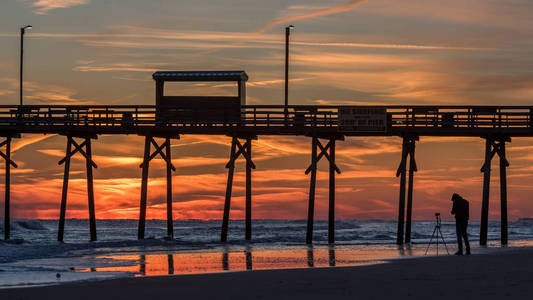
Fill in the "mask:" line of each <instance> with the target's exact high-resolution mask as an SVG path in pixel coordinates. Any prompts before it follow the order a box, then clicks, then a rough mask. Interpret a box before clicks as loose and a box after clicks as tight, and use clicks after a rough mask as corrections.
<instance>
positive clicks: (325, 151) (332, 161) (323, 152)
mask: <svg viewBox="0 0 533 300" xmlns="http://www.w3.org/2000/svg"><path fill="white" fill-rule="evenodd" d="M332 141H333V142H332ZM334 141H335V140H334V139H331V140H329V142H328V143H327V144H326V146H325V147H324V146H323V145H322V143H320V140H318V139H317V146H318V148H319V149H320V153H319V154H318V156H317V157H316V163H318V162H319V161H320V159H321V158H322V157H325V158H326V159H327V160H328V161H329V163H330V165H332V166H333V168H334V170H335V172H337V174H340V173H341V170H340V169H339V168H338V167H337V165H336V164H335V159H332V157H331V156H330V154H328V150H329V152H331V149H330V148H331V147H332V145H333V144H334V143H335V142H334ZM333 147H334V145H333ZM333 151H335V150H333ZM311 164H312V163H311ZM311 169H312V165H310V166H309V167H308V168H307V169H306V170H305V175H307V174H309V172H311Z"/></svg>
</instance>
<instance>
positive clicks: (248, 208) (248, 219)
mask: <svg viewBox="0 0 533 300" xmlns="http://www.w3.org/2000/svg"><path fill="white" fill-rule="evenodd" d="M246 148H247V151H246V152H247V154H248V155H247V157H246V229H245V230H246V232H245V239H246V240H247V241H249V240H251V239H252V162H251V160H252V139H250V138H248V139H246Z"/></svg>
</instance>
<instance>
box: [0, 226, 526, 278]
mask: <svg viewBox="0 0 533 300" xmlns="http://www.w3.org/2000/svg"><path fill="white" fill-rule="evenodd" d="M2 224H3V222H2ZM306 224H307V223H306V221H305V220H254V221H253V225H252V241H251V242H246V241H245V240H244V221H238V220H234V221H230V227H229V235H228V242H227V243H220V242H219V239H220V226H221V222H220V221H201V220H187V221H174V239H173V240H169V239H167V238H166V221H164V220H147V224H146V225H147V226H146V234H145V236H146V238H145V239H144V240H141V241H139V240H137V225H138V224H137V221H136V220H97V231H98V241H96V242H89V230H88V228H89V224H88V220H78V219H69V220H67V221H66V226H65V237H64V243H59V242H57V241H56V239H57V221H56V220H14V221H13V222H12V230H11V234H12V238H11V240H10V241H3V240H2V241H0V287H13V286H31V285H42V284H57V283H62V282H71V281H80V280H101V279H108V278H117V277H123V276H150V275H168V274H190V273H211V272H225V271H246V270H258V269H275V268H305V267H328V266H354V265H364V264H373V263H381V262H383V261H385V260H387V259H391V258H402V257H406V258H408V257H414V256H420V255H425V253H426V250H427V251H428V255H436V254H437V250H439V254H446V253H447V252H449V253H450V254H451V253H453V252H455V251H456V238H455V223H453V222H445V221H443V222H442V225H441V231H442V235H443V238H444V241H445V243H446V247H447V248H448V249H447V250H448V251H446V248H445V247H443V243H442V240H439V245H438V247H437V244H436V243H435V240H433V242H432V244H431V245H430V247H429V248H428V244H429V242H430V239H431V237H432V233H433V230H434V228H435V221H414V222H413V227H412V243H411V245H410V246H409V247H397V246H396V245H395V242H396V227H397V224H396V222H395V221H378V220H375V221H355V220H351V221H343V220H339V221H336V224H335V234H336V236H335V238H336V242H335V245H328V239H327V238H328V237H327V232H328V224H327V221H320V220H318V221H315V226H314V236H313V241H314V243H313V245H312V246H308V245H306V244H305V234H306ZM532 225H533V221H531V220H519V221H516V222H510V223H509V246H510V247H520V246H531V245H533V226H532ZM1 226H2V225H0V234H2V236H3V227H1ZM468 232H469V237H470V240H471V244H472V247H473V253H480V252H486V251H490V250H491V249H494V248H499V247H500V243H499V238H500V223H499V222H489V231H488V238H489V247H488V248H479V246H478V244H479V222H471V223H470V224H469V230H468Z"/></svg>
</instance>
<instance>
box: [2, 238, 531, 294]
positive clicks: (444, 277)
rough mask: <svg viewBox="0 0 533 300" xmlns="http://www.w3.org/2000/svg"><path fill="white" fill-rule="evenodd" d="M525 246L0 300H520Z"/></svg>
mask: <svg viewBox="0 0 533 300" xmlns="http://www.w3.org/2000/svg"><path fill="white" fill-rule="evenodd" d="M532 266H533V248H510V249H502V250H497V251H495V252H493V253H490V254H477V255H471V256H461V257H456V256H439V257H422V258H410V259H396V260H391V261H390V262H388V263H385V264H377V265H369V266H358V267H334V268H309V269H291V270H259V271H243V272H229V273H217V274H201V275H177V276H155V277H142V278H122V279H114V280H108V281H93V282H83V283H73V284H62V285H54V286H44V287H31V288H18V289H1V290H0V298H1V299H20V300H22V299H98V300H101V299H166V298H181V299H446V298H450V297H460V298H461V299H501V298H513V299H528V298H529V297H530V296H531V293H532V292H533V285H532V284H533V279H532V275H533V271H532V269H531V268H532Z"/></svg>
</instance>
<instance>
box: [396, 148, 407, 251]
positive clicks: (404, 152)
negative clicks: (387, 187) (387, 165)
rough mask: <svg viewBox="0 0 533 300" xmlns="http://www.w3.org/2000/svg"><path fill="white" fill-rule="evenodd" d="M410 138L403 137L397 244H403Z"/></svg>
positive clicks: (399, 170) (399, 171)
mask: <svg viewBox="0 0 533 300" xmlns="http://www.w3.org/2000/svg"><path fill="white" fill-rule="evenodd" d="M407 143H408V138H407V137H404V138H403V144H402V162H401V163H400V167H399V169H398V172H397V174H398V173H399V174H398V175H400V199H399V201H398V202H399V203H398V205H399V207H398V232H397V237H396V244H398V245H403V226H404V218H405V178H406V174H405V173H406V166H405V165H406V158H407V147H408V145H407Z"/></svg>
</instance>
